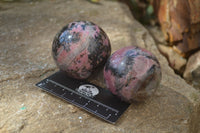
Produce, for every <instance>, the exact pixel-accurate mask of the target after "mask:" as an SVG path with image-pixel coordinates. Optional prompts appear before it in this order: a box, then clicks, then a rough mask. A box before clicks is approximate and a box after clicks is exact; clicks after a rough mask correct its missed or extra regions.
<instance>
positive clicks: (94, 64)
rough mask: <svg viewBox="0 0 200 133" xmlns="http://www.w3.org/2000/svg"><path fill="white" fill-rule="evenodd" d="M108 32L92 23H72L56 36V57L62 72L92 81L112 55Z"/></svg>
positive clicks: (53, 53) (53, 46)
mask: <svg viewBox="0 0 200 133" xmlns="http://www.w3.org/2000/svg"><path fill="white" fill-rule="evenodd" d="M110 52H111V46H110V41H109V38H108V36H107V35H106V33H105V32H104V31H103V30H102V29H101V28H100V27H99V26H97V25H96V24H94V23H92V22H88V21H76V22H72V23H69V24H68V25H66V26H65V27H63V29H62V30H61V31H60V32H59V33H58V34H57V35H56V36H55V38H54V41H53V45H52V55H53V58H54V60H55V62H56V64H57V66H58V67H59V68H60V70H62V71H65V72H66V73H67V75H68V76H70V77H73V78H77V79H86V78H88V77H89V76H90V75H91V73H92V72H94V70H96V69H97V68H98V66H100V65H103V64H104V63H105V62H106V60H107V58H108V57H109V56H110Z"/></svg>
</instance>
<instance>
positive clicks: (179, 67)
mask: <svg viewBox="0 0 200 133" xmlns="http://www.w3.org/2000/svg"><path fill="white" fill-rule="evenodd" d="M158 49H159V50H160V52H161V53H162V54H163V55H164V56H165V57H166V58H167V60H168V62H169V65H170V66H171V67H172V68H173V69H174V70H176V71H177V72H179V73H183V72H184V68H185V65H186V63H187V60H186V59H185V58H183V57H182V56H181V55H180V54H178V53H177V52H175V51H174V50H173V48H172V47H169V46H165V45H162V44H159V45H158Z"/></svg>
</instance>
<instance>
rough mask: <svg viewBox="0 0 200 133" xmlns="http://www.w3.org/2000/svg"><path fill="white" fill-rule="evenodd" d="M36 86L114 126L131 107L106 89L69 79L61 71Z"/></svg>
mask: <svg viewBox="0 0 200 133" xmlns="http://www.w3.org/2000/svg"><path fill="white" fill-rule="evenodd" d="M36 86H37V87H40V88H42V89H43V90H44V91H47V92H48V93H50V94H53V95H55V96H57V97H59V98H61V99H63V100H65V101H67V102H69V103H71V104H73V105H75V106H78V107H80V108H83V109H84V110H86V111H88V112H90V113H92V114H94V115H96V116H98V117H100V118H102V119H104V120H106V121H108V122H110V123H113V124H114V123H116V121H117V120H118V119H119V117H120V116H121V115H122V114H123V112H124V111H125V110H126V109H127V108H128V107H129V105H130V104H129V103H126V102H123V101H121V100H120V99H119V98H118V97H116V96H114V95H113V94H112V93H110V92H109V91H108V90H106V89H103V88H101V87H99V86H96V85H94V84H91V83H89V82H87V81H82V80H77V79H72V78H69V77H67V76H66V74H65V73H64V72H61V71H59V72H56V73H54V74H53V75H51V76H49V77H48V78H46V79H44V80H42V81H40V82H39V83H37V84H36Z"/></svg>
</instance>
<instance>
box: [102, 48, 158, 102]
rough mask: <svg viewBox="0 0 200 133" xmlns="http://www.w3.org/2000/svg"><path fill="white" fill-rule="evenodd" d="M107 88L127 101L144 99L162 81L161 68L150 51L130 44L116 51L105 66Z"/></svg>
mask: <svg viewBox="0 0 200 133" xmlns="http://www.w3.org/2000/svg"><path fill="white" fill-rule="evenodd" d="M104 78H105V82H106V86H107V88H108V89H109V90H110V91H111V92H112V93H113V94H114V95H117V96H118V97H120V98H121V99H122V100H124V101H127V102H133V101H143V100H145V99H146V98H148V97H149V96H151V95H152V94H153V93H154V92H155V90H156V88H157V87H158V85H159V83H160V81H161V68H160V64H159V62H158V60H157V59H156V57H155V56H154V55H153V54H152V53H150V52H149V51H147V50H145V49H142V48H139V47H134V46H129V47H125V48H122V49H120V50H118V51H116V52H114V53H113V54H112V55H111V56H110V58H109V59H108V60H107V62H106V64H105V67H104Z"/></svg>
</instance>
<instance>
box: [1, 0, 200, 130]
mask: <svg viewBox="0 0 200 133" xmlns="http://www.w3.org/2000/svg"><path fill="white" fill-rule="evenodd" d="M76 20H88V21H93V22H95V23H96V24H97V25H99V26H100V27H102V28H103V29H104V31H105V32H106V33H107V35H108V36H109V38H110V41H111V44H112V52H114V51H116V50H118V49H119V48H122V47H125V46H130V45H135V46H140V47H142V48H146V49H147V50H149V51H150V52H152V53H153V54H154V55H156V57H157V58H158V60H159V62H160V63H161V68H162V73H163V76H162V81H161V85H160V86H159V87H158V90H157V92H156V94H155V96H153V97H152V98H151V99H149V100H147V101H145V102H144V103H140V104H139V103H133V104H131V106H130V107H129V108H128V110H127V111H126V112H125V113H124V114H123V115H122V117H121V118H120V119H119V121H118V122H117V123H116V124H115V125H112V124H109V123H107V122H105V121H102V120H100V119H98V118H97V117H95V116H93V115H91V114H89V113H87V112H85V111H84V110H82V109H79V108H77V107H75V106H73V105H71V104H69V103H67V102H65V101H63V100H60V99H58V98H56V97H54V96H51V95H49V94H47V93H45V92H43V91H41V90H40V89H39V88H37V87H35V85H34V84H35V83H37V82H38V81H40V80H42V79H43V78H45V77H47V76H49V75H50V74H52V73H54V72H55V71H57V70H58V69H57V68H56V65H55V63H54V61H53V58H52V56H51V46H52V41H53V38H54V36H55V34H56V33H57V32H58V31H59V30H60V29H61V28H62V27H63V26H65V25H66V24H67V23H69V22H72V21H76ZM0 40H1V41H0V132H2V133H19V132H20V133H31V132H41V133H53V132H60V133H72V132H73V133H81V132H82V133H85V132H91V133H99V132H102V133H103V132H105V133H119V132H120V133H130V132H132V133H138V132H143V133H155V132H157V133H170V132H173V133H188V132H191V133H198V132H200V129H199V128H200V115H199V113H200V106H199V97H200V95H199V92H198V91H197V90H195V89H194V88H192V87H191V86H189V85H188V84H187V83H185V81H184V80H183V79H181V77H179V76H177V75H176V74H174V72H173V70H172V69H171V68H170V67H169V66H168V65H167V64H168V63H167V60H166V59H165V58H164V57H163V56H162V55H161V54H160V53H159V51H158V50H157V47H156V45H155V42H154V40H153V38H152V37H151V36H150V34H149V33H148V31H147V30H146V29H145V28H144V27H143V26H142V25H141V24H139V23H138V22H137V21H136V20H135V19H134V18H133V17H132V15H131V13H130V11H129V9H128V7H127V6H126V5H124V4H123V3H119V2H116V1H104V0H102V1H101V4H92V3H90V2H88V1H86V0H57V1H54V0H51V1H46V0H44V1H40V2H24V3H0ZM101 72H102V71H100V73H99V74H96V75H94V76H93V78H92V82H96V83H97V84H99V85H101V86H104V83H103V82H101V81H102V76H101V74H102V73H101Z"/></svg>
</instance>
